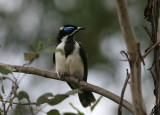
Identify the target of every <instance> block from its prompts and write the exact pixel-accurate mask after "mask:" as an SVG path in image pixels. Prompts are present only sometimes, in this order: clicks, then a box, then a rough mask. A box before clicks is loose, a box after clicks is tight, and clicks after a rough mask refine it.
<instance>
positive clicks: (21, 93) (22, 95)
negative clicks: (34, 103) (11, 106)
mask: <svg viewBox="0 0 160 115" xmlns="http://www.w3.org/2000/svg"><path fill="white" fill-rule="evenodd" d="M24 98H25V99H27V101H29V102H30V100H29V95H28V93H27V92H25V91H20V92H19V93H18V99H19V100H22V99H24Z"/></svg>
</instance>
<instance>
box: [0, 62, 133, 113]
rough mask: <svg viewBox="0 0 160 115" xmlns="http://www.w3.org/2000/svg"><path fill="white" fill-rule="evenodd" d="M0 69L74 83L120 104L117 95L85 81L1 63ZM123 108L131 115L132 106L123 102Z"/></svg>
mask: <svg viewBox="0 0 160 115" xmlns="http://www.w3.org/2000/svg"><path fill="white" fill-rule="evenodd" d="M0 67H3V68H9V69H11V70H13V72H20V73H26V74H33V75H38V76H42V77H45V78H50V79H56V80H61V81H66V82H69V83H74V84H76V85H78V86H79V87H80V89H82V90H88V91H92V92H95V93H97V94H100V95H102V96H104V97H106V98H109V99H111V100H112V101H114V102H116V103H117V104H119V103H120V97H119V96H117V95H115V94H113V93H111V92H110V91H107V90H105V89H103V88H100V87H98V86H95V85H92V84H90V83H87V82H85V81H79V80H78V79H77V78H75V77H71V76H70V77H65V78H64V79H60V78H59V77H58V76H57V74H56V73H53V72H48V71H44V70H40V69H36V68H33V67H23V66H16V65H7V64H3V63H0ZM123 107H125V108H126V109H127V110H128V111H130V112H132V113H133V106H132V104H131V103H129V102H128V101H126V100H123Z"/></svg>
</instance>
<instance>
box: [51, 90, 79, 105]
mask: <svg viewBox="0 0 160 115" xmlns="http://www.w3.org/2000/svg"><path fill="white" fill-rule="evenodd" d="M78 91H79V90H78V89H75V90H71V91H69V92H67V93H65V94H58V95H55V96H54V98H52V99H49V100H48V104H50V105H56V104H58V103H60V102H62V101H63V100H64V99H66V98H67V97H68V96H69V95H74V94H76V93H78Z"/></svg>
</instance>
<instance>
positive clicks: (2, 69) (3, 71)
mask: <svg viewBox="0 0 160 115" xmlns="http://www.w3.org/2000/svg"><path fill="white" fill-rule="evenodd" d="M0 73H2V74H5V75H7V74H9V73H12V71H11V70H10V69H8V68H4V67H0Z"/></svg>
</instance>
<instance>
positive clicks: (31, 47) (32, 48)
mask: <svg viewBox="0 0 160 115" xmlns="http://www.w3.org/2000/svg"><path fill="white" fill-rule="evenodd" d="M29 47H30V49H31V50H32V51H33V52H36V50H35V48H34V47H33V45H32V43H30V44H29Z"/></svg>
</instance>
